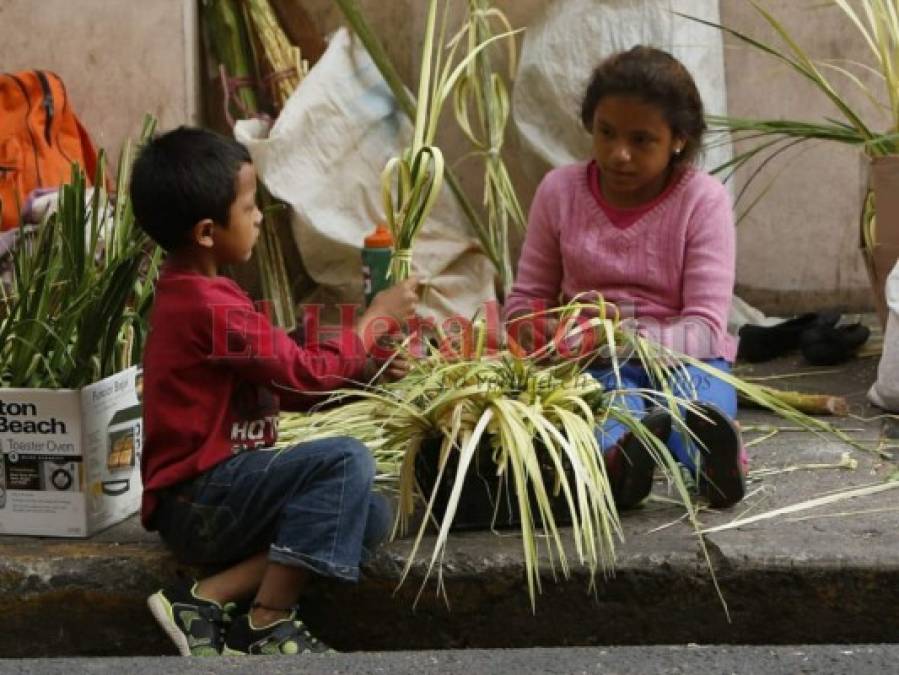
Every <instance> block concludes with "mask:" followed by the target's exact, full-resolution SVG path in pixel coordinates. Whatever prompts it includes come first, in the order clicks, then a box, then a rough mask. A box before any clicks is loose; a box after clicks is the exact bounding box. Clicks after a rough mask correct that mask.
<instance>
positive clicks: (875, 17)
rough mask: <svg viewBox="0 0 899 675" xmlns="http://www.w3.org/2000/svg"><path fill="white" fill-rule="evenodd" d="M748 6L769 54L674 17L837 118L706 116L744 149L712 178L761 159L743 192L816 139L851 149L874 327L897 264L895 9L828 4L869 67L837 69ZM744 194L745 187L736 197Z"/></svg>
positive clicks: (752, 42) (883, 2) (898, 40)
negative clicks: (828, 107)
mask: <svg viewBox="0 0 899 675" xmlns="http://www.w3.org/2000/svg"><path fill="white" fill-rule="evenodd" d="M750 1H751V2H752V4H753V6H754V7H755V9H756V11H757V12H758V13H759V14H760V15H761V16H762V17H763V19H764V20H765V22H766V23H767V24H768V25H769V26H770V27H771V28H772V30H773V31H774V33H775V34H776V35H777V36H779V37H780V39H781V41H782V42H783V45H784V46H783V47H781V48H779V47H776V46H774V45H772V44H771V43H769V42H765V41H762V40H760V39H757V38H754V37H752V36H750V35H747V34H745V33H743V32H741V31H738V30H735V29H734V28H730V27H728V26H723V25H721V24H717V23H713V22H710V21H706V20H703V19H699V18H696V17H690V16H686V15H681V16H684V17H685V18H688V19H691V20H693V21H697V22H699V23H703V24H705V25H708V26H712V27H714V28H717V29H719V30H722V31H724V32H725V33H727V34H729V35H731V36H733V37H734V38H736V39H737V40H739V41H741V42H742V43H744V44H747V45H749V46H750V47H752V48H754V49H758V50H761V51H762V52H765V53H767V54H769V55H770V56H772V57H773V58H774V59H777V60H779V61H780V62H782V63H785V64H787V65H788V66H789V67H790V68H791V69H792V70H793V71H795V72H796V73H797V74H798V75H799V76H800V77H802V78H804V79H805V80H807V81H808V82H810V83H812V84H813V85H814V87H815V88H816V89H817V91H819V92H820V94H821V95H822V96H824V97H825V98H826V99H827V100H828V101H830V102H831V103H832V104H833V106H834V107H835V108H836V110H837V111H838V113H839V118H837V119H826V120H820V121H798V120H785V119H745V118H738V117H723V116H710V117H709V126H710V127H711V129H712V130H713V131H718V132H725V133H729V134H731V135H732V137H733V139H734V140H736V141H744V142H746V143H748V144H749V146H750V147H749V148H748V149H746V150H743V151H742V152H740V153H738V154H737V155H735V156H734V157H733V159H732V160H731V161H730V162H728V163H727V164H725V165H722V166H720V167H718V168H717V169H716V171H717V172H729V173H732V172H733V171H735V170H737V169H739V168H741V167H745V166H746V165H747V164H748V163H749V162H750V160H753V159H762V162H761V164H760V165H759V166H757V167H756V168H755V169H754V170H753V172H752V173H751V174H750V176H749V178H748V181H747V185H748V184H749V183H751V182H752V181H753V179H754V178H756V177H757V176H758V174H759V173H760V171H761V169H763V168H764V167H765V166H766V165H767V164H768V162H770V161H771V160H772V159H774V158H776V157H778V156H779V155H781V154H782V153H784V152H785V151H787V150H789V149H791V148H794V147H796V146H797V145H800V144H802V143H805V142H808V141H822V140H823V141H834V142H838V143H844V144H849V145H855V146H857V147H858V148H859V149H860V150H861V151H862V153H863V157H864V158H865V159H866V161H867V165H868V189H867V194H866V197H865V200H864V203H863V204H862V205H861V216H860V231H859V244H860V248H861V251H862V255H863V256H864V259H865V265H866V268H867V270H868V275H869V278H870V281H871V285H872V290H873V292H874V296H875V305H876V307H877V311H878V314H879V315H880V319H881V322H884V323H885V321H886V302H885V300H884V282H885V280H886V276H887V275H888V274H889V272H890V270H891V269H892V267H893V265H894V264H895V262H896V260H897V258H899V2H897V0H859V2H857V3H850V2H848V0H833V2H834V4H835V5H837V6H838V7H839V9H840V10H841V12H842V16H844V17H845V19H846V22H847V24H848V25H847V30H853V31H857V32H858V33H859V34H860V35H861V36H862V38H863V40H864V43H865V45H866V46H867V48H868V50H869V52H870V55H871V58H870V62H868V63H855V64H852V63H850V64H848V65H847V66H846V67H843V66H839V65H836V64H831V63H828V64H823V63H819V62H818V61H816V60H815V59H814V58H813V57H812V56H811V55H809V54H808V53H807V52H806V50H804V49H803V48H802V46H801V45H799V44H798V43H797V42H796V40H795V39H794V38H793V37H792V36H791V34H790V32H789V30H788V29H787V28H786V27H785V26H784V25H783V24H781V23H780V22H779V21H778V20H777V19H776V18H775V17H774V16H773V15H772V14H771V13H770V12H768V11H767V10H766V9H764V8H763V7H762V6H761V5H760V4H758V3H757V2H755V1H754V0H750ZM852 68H856V69H857V71H858V72H868V73H874V74H875V75H876V76H877V78H878V81H880V82H882V83H883V88H882V89H881V90H880V91H876V90H874V89H873V88H872V87H870V86H868V85H867V84H865V83H864V82H863V81H862V79H861V77H859V76H858V75H857V74H856V73H854V72H853V71H852ZM828 70H830V71H832V72H835V73H838V74H839V75H840V76H842V77H843V78H845V79H848V80H849V81H850V82H851V83H852V84H853V85H854V86H856V87H857V88H859V89H860V91H861V93H862V94H864V95H865V97H867V98H868V99H870V100H872V101H875V102H876V103H878V105H880V106H882V107H884V108H885V109H886V110H887V111H888V113H889V119H890V125H889V128H887V129H884V130H878V129H875V128H874V126H873V125H872V124H870V123H868V122H867V121H865V119H864V118H863V116H862V114H861V113H860V112H858V110H857V109H856V108H855V107H854V106H853V105H851V104H850V103H849V102H848V101H847V99H846V97H845V96H843V95H841V93H840V92H839V90H838V88H837V86H836V85H835V84H834V83H833V82H832V79H831V78H830V77H829V76H828V74H827V71H828ZM744 192H745V187H744V189H743V192H741V196H742V194H743V193H744ZM875 209H876V217H875Z"/></svg>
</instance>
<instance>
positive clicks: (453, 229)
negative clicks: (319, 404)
mask: <svg viewBox="0 0 899 675" xmlns="http://www.w3.org/2000/svg"><path fill="white" fill-rule="evenodd" d="M234 135H235V137H236V138H237V140H238V141H240V142H241V143H243V144H244V145H245V146H247V148H248V149H249V152H250V155H251V156H252V157H253V163H254V164H255V165H256V169H257V171H258V172H259V175H260V177H261V179H262V181H263V183H265V186H266V187H267V188H268V190H269V191H270V192H271V193H272V194H273V195H274V196H276V197H278V198H279V199H281V200H283V201H285V202H287V203H288V204H289V205H290V206H291V207H292V210H293V214H292V225H293V233H294V238H295V240H296V242H297V245H298V247H299V249H300V255H301V256H302V260H303V264H304V265H305V267H306V269H307V271H308V272H309V275H310V276H311V277H312V278H313V279H314V280H315V281H316V282H317V283H318V284H319V288H318V289H317V290H316V291H315V292H314V293H313V294H312V296H311V297H308V298H305V299H303V302H321V303H325V304H327V305H333V304H335V303H340V302H343V303H361V302H362V271H361V266H362V263H361V261H360V257H359V251H360V249H361V247H362V244H363V239H364V238H365V236H366V235H367V234H369V233H371V232H372V231H373V230H374V227H375V224H376V223H378V222H383V221H384V212H383V207H382V201H381V179H380V176H381V170H382V169H383V168H384V165H385V163H386V162H387V160H388V159H389V158H390V157H392V156H394V155H397V154H399V152H400V150H401V149H402V147H404V146H405V145H406V144H407V143H408V141H409V140H410V139H411V137H412V124H411V122H410V121H409V120H408V118H407V117H406V116H405V114H404V113H403V112H402V111H401V110H400V109H399V107H398V106H397V104H396V101H395V100H394V97H393V95H392V94H391V92H390V89H389V87H388V86H387V84H386V83H385V82H384V80H383V78H382V77H381V74H380V72H379V71H378V69H377V67H376V66H375V65H374V63H373V62H372V61H371V59H370V57H369V56H368V53H367V52H366V50H365V48H364V47H363V46H362V45H361V43H359V42H358V41H357V40H355V39H352V38H351V36H350V34H349V32H348V31H347V30H346V29H345V28H341V29H340V30H338V31H337V32H336V33H335V34H334V35H333V36H332V37H331V40H330V43H329V45H328V49H327V51H326V52H325V54H324V55H323V56H322V58H321V60H320V61H319V62H318V63H316V65H315V67H314V68H312V69H311V71H310V72H309V75H308V76H307V77H306V78H305V79H304V80H303V82H302V83H301V85H300V86H299V87H298V88H297V90H296V91H295V92H294V94H293V95H292V96H291V97H290V99H289V100H288V101H287V103H286V104H285V106H284V109H283V110H282V112H281V114H280V116H279V117H278V119H277V120H276V121H275V123H274V124H273V125H272V126H271V128H270V129H269V128H268V125H267V124H266V123H264V122H262V121H260V120H245V121H241V122H238V124H237V125H236V126H235V128H234ZM413 274H414V275H416V276H418V278H419V279H421V280H422V281H423V282H425V283H426V288H425V289H424V290H423V293H422V305H421V307H420V313H421V314H422V315H423V316H426V317H433V318H436V319H437V320H443V319H445V318H447V317H449V316H463V317H466V318H471V317H472V316H473V315H474V314H475V312H476V311H477V310H478V309H480V308H481V307H482V305H483V303H484V302H485V301H489V300H495V293H494V286H493V277H494V271H493V266H492V264H491V263H490V261H489V259H488V258H487V257H486V256H485V255H484V254H483V253H481V251H480V248H479V246H478V244H477V243H476V241H475V240H474V238H473V236H472V234H471V231H470V227H469V225H468V222H467V220H466V219H465V216H464V214H463V213H462V211H461V209H460V207H459V205H458V203H457V202H456V199H455V197H454V196H453V195H452V194H451V193H450V192H449V190H448V189H447V188H444V190H443V194H442V196H441V198H440V200H439V201H438V202H437V205H436V206H435V208H434V210H433V211H432V212H431V215H430V217H429V218H428V221H427V224H426V225H425V226H424V228H423V230H422V231H421V233H420V235H419V237H418V239H417V240H416V243H415V246H414V248H413Z"/></svg>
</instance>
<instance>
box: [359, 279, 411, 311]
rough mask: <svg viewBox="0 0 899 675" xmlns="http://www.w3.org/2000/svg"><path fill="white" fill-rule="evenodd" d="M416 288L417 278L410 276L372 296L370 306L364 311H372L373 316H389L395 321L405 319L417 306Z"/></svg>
mask: <svg viewBox="0 0 899 675" xmlns="http://www.w3.org/2000/svg"><path fill="white" fill-rule="evenodd" d="M417 288H418V279H416V278H415V277H410V278H409V279H406V280H405V281H401V282H400V283H398V284H396V285H394V286H391V287H390V288H386V289H384V290H383V291H381V292H380V293H378V294H377V295H376V296H375V297H374V299H373V300H372V301H371V306H370V307H369V308H368V311H366V312H365V313H366V314H369V313H372V314H373V315H374V316H382V317H384V316H389V317H392V318H394V319H396V320H397V321H405V320H406V319H408V318H409V317H410V316H412V315H413V314H415V308H416V307H417V306H418V293H417V292H416V289H417ZM363 316H364V315H363Z"/></svg>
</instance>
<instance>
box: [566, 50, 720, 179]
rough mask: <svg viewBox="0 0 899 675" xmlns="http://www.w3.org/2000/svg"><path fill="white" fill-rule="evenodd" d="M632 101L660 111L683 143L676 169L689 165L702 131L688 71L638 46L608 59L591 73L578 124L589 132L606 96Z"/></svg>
mask: <svg viewBox="0 0 899 675" xmlns="http://www.w3.org/2000/svg"><path fill="white" fill-rule="evenodd" d="M611 95H623V96H633V97H635V98H638V99H641V100H642V101H645V102H646V103H649V104H651V105H655V106H658V107H659V109H660V110H661V111H662V115H663V116H664V118H665V121H666V122H668V126H670V127H671V131H672V133H673V134H674V135H675V136H680V137H682V138H683V139H684V140H685V141H686V143H685V145H684V148H683V150H682V151H681V153H680V154H679V155H675V156H674V157H673V158H672V162H673V163H675V164H685V163H688V162H692V161H693V160H694V159H695V158H696V156H697V155H698V154H699V150H700V148H701V146H702V134H703V133H704V132H705V130H706V124H705V116H704V114H703V108H702V98H701V97H700V95H699V90H698V89H697V88H696V83H695V82H694V81H693V77H692V76H691V75H690V72H689V71H688V70H687V69H686V67H684V64H682V63H681V62H680V61H678V60H677V59H676V58H674V57H673V56H671V54H669V53H668V52H665V51H662V50H661V49H656V48H655V47H646V46H644V45H638V46H636V47H633V48H632V49H629V50H628V51H624V52H618V53H616V54H612V55H611V56H609V57H608V58H606V59H604V60H603V61H602V62H601V63H600V64H599V65H598V66H597V67H596V70H594V71H593V74H592V75H591V76H590V82H589V84H588V85H587V89H586V91H585V92H584V98H583V100H582V102H581V122H583V124H584V128H585V129H586V130H587V131H589V132H591V133H592V131H593V116H594V115H595V113H596V107H597V106H598V105H599V102H600V101H601V100H602V99H603V98H604V97H606V96H611Z"/></svg>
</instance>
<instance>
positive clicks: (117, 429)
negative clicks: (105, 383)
mask: <svg viewBox="0 0 899 675" xmlns="http://www.w3.org/2000/svg"><path fill="white" fill-rule="evenodd" d="M106 438H107V453H106V469H107V471H108V472H109V474H110V476H111V478H110V479H109V480H105V481H103V484H102V486H103V493H104V494H107V495H111V496H116V495H120V494H125V493H126V492H128V489H129V487H130V485H131V481H130V479H129V478H128V477H127V476H126V477H124V478H115V475H116V474H122V473H125V474H127V475H128V476H130V475H131V472H132V469H133V468H134V466H135V464H138V463H139V461H140V460H139V458H140V453H141V444H142V441H143V417H142V415H141V405H140V404H138V405H133V406H130V407H128V408H123V409H122V410H119V411H118V412H116V413H115V415H113V416H112V419H111V420H109V426H108V427H107V433H106Z"/></svg>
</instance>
